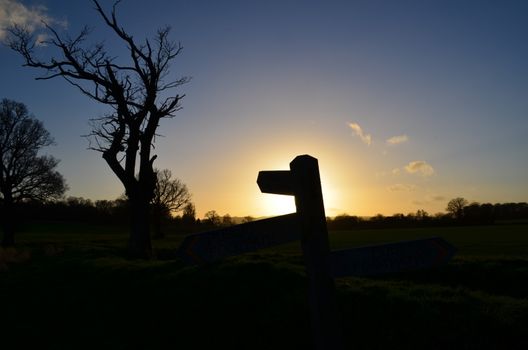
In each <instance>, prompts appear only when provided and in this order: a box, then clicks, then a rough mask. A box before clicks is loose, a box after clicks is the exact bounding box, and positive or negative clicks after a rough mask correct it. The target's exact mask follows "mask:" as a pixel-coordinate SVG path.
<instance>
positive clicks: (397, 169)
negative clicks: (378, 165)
mask: <svg viewBox="0 0 528 350" xmlns="http://www.w3.org/2000/svg"><path fill="white" fill-rule="evenodd" d="M391 174H392V175H394V176H398V175H400V169H399V168H394V169H392V170H391Z"/></svg>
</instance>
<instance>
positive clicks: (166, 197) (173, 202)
mask: <svg viewBox="0 0 528 350" xmlns="http://www.w3.org/2000/svg"><path fill="white" fill-rule="evenodd" d="M154 172H155V173H156V186H155V188H154V198H152V213H153V215H154V222H153V224H154V233H153V235H154V237H156V238H162V237H164V233H163V232H162V231H161V220H162V218H163V217H166V216H170V215H171V214H172V213H176V212H178V211H181V210H183V208H184V207H185V205H187V204H189V203H190V201H191V194H190V193H189V190H188V189H187V186H186V185H185V184H184V183H183V182H181V181H180V180H178V179H173V178H172V173H171V171H170V170H168V169H163V170H157V169H156V170H155V171H154Z"/></svg>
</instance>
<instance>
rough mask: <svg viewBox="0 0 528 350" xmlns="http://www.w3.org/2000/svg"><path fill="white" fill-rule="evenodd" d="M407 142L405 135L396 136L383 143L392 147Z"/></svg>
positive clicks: (407, 138)
mask: <svg viewBox="0 0 528 350" xmlns="http://www.w3.org/2000/svg"><path fill="white" fill-rule="evenodd" d="M407 141H409V137H407V135H398V136H393V137H391V138H390V139H387V141H385V142H386V143H387V145H390V146H394V145H399V144H402V143H405V142H407Z"/></svg>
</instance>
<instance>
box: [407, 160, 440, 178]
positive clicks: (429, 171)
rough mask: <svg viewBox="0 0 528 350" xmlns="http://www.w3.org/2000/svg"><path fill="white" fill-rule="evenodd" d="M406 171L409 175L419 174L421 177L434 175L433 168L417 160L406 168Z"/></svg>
mask: <svg viewBox="0 0 528 350" xmlns="http://www.w3.org/2000/svg"><path fill="white" fill-rule="evenodd" d="M405 170H406V171H407V172H408V173H409V174H418V175H421V176H431V175H433V174H434V172H435V171H434V169H433V167H432V166H431V165H430V164H429V163H427V162H426V161H423V160H415V161H413V162H410V163H409V164H407V165H406V166H405Z"/></svg>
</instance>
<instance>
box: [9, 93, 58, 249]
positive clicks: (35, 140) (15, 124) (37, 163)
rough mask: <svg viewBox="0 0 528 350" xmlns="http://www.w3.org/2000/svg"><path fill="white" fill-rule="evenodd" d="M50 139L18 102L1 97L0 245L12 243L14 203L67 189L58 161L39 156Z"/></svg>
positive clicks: (49, 157) (44, 198) (48, 196)
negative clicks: (0, 242) (0, 241)
mask: <svg viewBox="0 0 528 350" xmlns="http://www.w3.org/2000/svg"><path fill="white" fill-rule="evenodd" d="M52 144H53V138H52V137H51V136H50V134H49V132H48V131H47V130H46V129H45V128H44V125H43V124H42V122H41V121H39V120H37V119H35V118H34V117H33V116H31V115H30V114H29V113H28V110H27V108H26V106H25V105H24V104H22V103H19V102H15V101H11V100H8V99H3V100H2V102H1V104H0V160H1V161H0V200H1V203H2V206H3V208H2V216H1V220H2V226H3V231H4V236H3V239H2V245H3V246H11V245H14V244H15V228H14V224H15V223H16V221H17V216H18V215H17V213H16V210H15V205H16V203H17V202H20V201H22V200H25V199H35V200H47V199H54V198H59V197H60V196H62V195H63V194H64V192H65V191H66V189H67V186H66V182H65V181H64V178H63V177H62V175H61V174H60V173H59V172H57V171H56V170H55V168H56V167H57V165H58V164H59V161H58V160H57V159H55V158H53V157H52V156H48V155H46V156H39V155H38V152H39V150H40V149H41V148H43V147H47V146H50V145H52Z"/></svg>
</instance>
